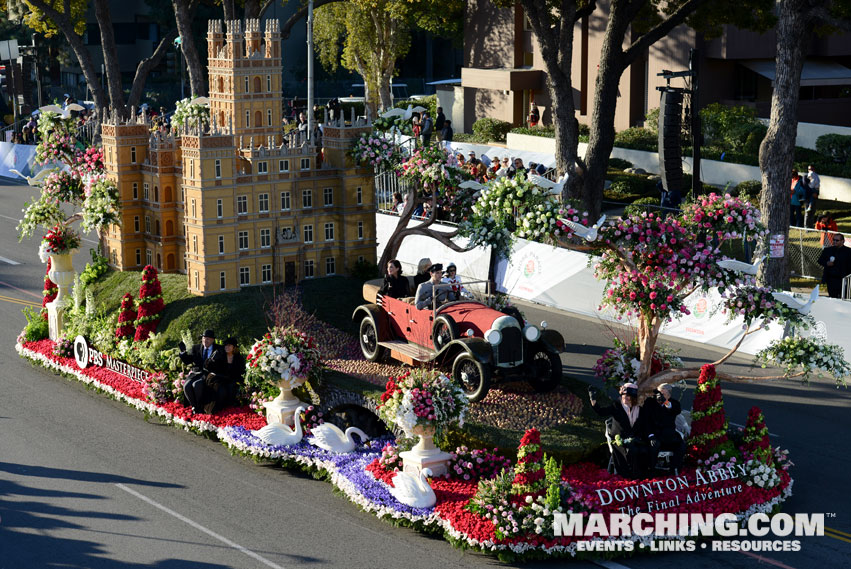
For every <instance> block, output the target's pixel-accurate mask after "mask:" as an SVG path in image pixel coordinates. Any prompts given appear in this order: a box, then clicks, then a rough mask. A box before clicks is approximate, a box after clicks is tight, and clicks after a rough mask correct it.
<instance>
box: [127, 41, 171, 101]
mask: <svg viewBox="0 0 851 569" xmlns="http://www.w3.org/2000/svg"><path fill="white" fill-rule="evenodd" d="M176 37H177V30H176V29H174V30H171V31H170V32H168V33H167V34H166V35H165V36H163V39H162V40H161V41H160V44H159V45H158V46H157V49H155V50H154V53H152V54H151V56H150V57H146V58H145V59H143V60H142V61H140V62H139V65H138V66H136V75H135V76H134V77H133V85H132V86H131V87H130V95H129V96H128V97H127V106H128V107H135V108H139V101H141V100H142V94H143V93H144V90H145V81H146V80H147V78H148V73H150V72H151V69H153V68H154V67H156V66H157V65H158V64H159V62H160V60H161V59H162V58H163V57H164V56H165V54H166V52H167V51H168V50H169V48H170V47H171V45H172V44H173V43H174V39H175V38H176Z"/></svg>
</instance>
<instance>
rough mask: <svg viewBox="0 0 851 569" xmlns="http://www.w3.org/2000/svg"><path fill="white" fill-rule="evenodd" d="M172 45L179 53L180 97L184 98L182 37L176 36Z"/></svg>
mask: <svg viewBox="0 0 851 569" xmlns="http://www.w3.org/2000/svg"><path fill="white" fill-rule="evenodd" d="M174 47H175V48H176V49H177V52H178V53H179V54H180V98H181V99H185V98H186V95H185V94H184V88H183V38H182V37H180V36H177V37H176V38H174Z"/></svg>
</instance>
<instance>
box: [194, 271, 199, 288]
mask: <svg viewBox="0 0 851 569" xmlns="http://www.w3.org/2000/svg"><path fill="white" fill-rule="evenodd" d="M193 272H194V273H195V290H200V289H201V285H200V283H199V281H198V271H193Z"/></svg>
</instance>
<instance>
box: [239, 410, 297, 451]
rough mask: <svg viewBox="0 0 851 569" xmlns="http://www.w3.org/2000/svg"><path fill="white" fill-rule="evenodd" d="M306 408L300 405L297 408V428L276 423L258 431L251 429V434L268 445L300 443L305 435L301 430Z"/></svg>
mask: <svg viewBox="0 0 851 569" xmlns="http://www.w3.org/2000/svg"><path fill="white" fill-rule="evenodd" d="M304 410H305V409H304V407H299V408H298V409H296V410H295V415H293V420H294V421H295V428H290V427H288V426H287V425H284V424H283V423H274V424H272V425H266V426H265V427H263V428H262V429H259V430H257V431H251V434H252V435H254V436H255V437H257V438H258V439H260V440H261V441H263V442H264V443H266V444H267V445H272V446H290V445H294V444H298V443H299V442H300V441H301V439H302V437H303V436H304V433H303V432H302V430H301V413H302V412H303V411H304Z"/></svg>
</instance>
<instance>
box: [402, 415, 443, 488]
mask: <svg viewBox="0 0 851 569" xmlns="http://www.w3.org/2000/svg"><path fill="white" fill-rule="evenodd" d="M435 431H436V429H435V427H434V425H417V426H415V427H414V428H413V431H412V433H413V434H414V435H417V436H418V437H420V440H419V442H418V443H417V444H416V445H414V448H412V449H411V450H406V451H404V452H400V453H399V457H400V458H401V459H402V471H403V472H407V473H408V474H411V475H414V476H418V475H419V473H420V471H421V470H422V469H423V468H429V469H431V472H432V476H442V475H444V474H446V473H447V471H448V468H449V467H448V465H449V459H450V458H451V457H450V455H449V453H448V452H443V451H442V450H440V449H439V448H438V447H437V446H436V445H435V444H434V433H435Z"/></svg>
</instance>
